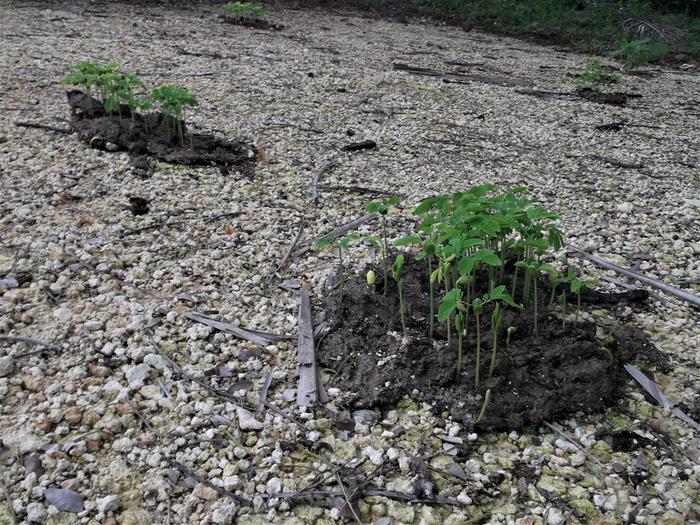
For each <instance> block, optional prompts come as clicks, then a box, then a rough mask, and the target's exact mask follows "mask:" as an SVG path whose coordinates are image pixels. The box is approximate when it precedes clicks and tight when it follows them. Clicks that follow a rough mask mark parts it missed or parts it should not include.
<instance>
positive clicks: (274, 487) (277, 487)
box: [265, 478, 282, 496]
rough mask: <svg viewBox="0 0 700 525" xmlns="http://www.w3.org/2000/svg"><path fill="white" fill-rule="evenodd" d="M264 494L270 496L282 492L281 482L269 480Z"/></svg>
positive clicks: (277, 479) (274, 479)
mask: <svg viewBox="0 0 700 525" xmlns="http://www.w3.org/2000/svg"><path fill="white" fill-rule="evenodd" d="M265 492H267V493H268V494H269V495H270V496H271V495H272V494H279V493H280V492H282V481H281V480H280V479H279V478H271V479H270V480H268V482H267V484H266V485H265Z"/></svg>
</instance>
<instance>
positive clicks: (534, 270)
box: [516, 260, 556, 336]
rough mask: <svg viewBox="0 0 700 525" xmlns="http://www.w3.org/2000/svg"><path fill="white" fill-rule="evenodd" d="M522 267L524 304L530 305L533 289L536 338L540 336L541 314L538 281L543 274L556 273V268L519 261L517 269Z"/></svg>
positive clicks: (533, 262) (533, 316)
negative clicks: (539, 310)
mask: <svg viewBox="0 0 700 525" xmlns="http://www.w3.org/2000/svg"><path fill="white" fill-rule="evenodd" d="M517 266H520V267H521V268H525V286H524V288H523V302H524V303H525V304H527V303H528V300H529V290H530V288H532V295H533V301H532V307H533V315H532V333H533V334H534V335H535V336H538V335H540V333H539V314H538V311H537V310H538V306H539V305H538V298H537V286H538V281H539V277H540V273H541V272H543V271H544V272H547V273H550V272H553V271H556V270H555V269H554V267H553V266H552V265H550V264H540V263H538V262H537V261H533V260H530V261H518V262H517V263H516V267H517Z"/></svg>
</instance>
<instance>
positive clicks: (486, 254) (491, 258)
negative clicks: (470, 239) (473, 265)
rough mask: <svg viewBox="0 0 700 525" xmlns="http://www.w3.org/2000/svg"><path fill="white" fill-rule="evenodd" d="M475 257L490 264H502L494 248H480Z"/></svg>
mask: <svg viewBox="0 0 700 525" xmlns="http://www.w3.org/2000/svg"><path fill="white" fill-rule="evenodd" d="M473 257H474V258H475V259H477V260H479V261H481V262H483V263H486V264H488V265H489V266H501V258H500V257H499V256H498V255H496V254H495V253H494V252H493V251H492V250H479V251H478V252H476V253H475V254H474V255H473Z"/></svg>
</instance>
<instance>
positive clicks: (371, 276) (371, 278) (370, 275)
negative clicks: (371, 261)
mask: <svg viewBox="0 0 700 525" xmlns="http://www.w3.org/2000/svg"><path fill="white" fill-rule="evenodd" d="M376 282H377V274H376V273H374V270H370V271H368V272H367V284H368V285H369V286H373V285H374V283H376Z"/></svg>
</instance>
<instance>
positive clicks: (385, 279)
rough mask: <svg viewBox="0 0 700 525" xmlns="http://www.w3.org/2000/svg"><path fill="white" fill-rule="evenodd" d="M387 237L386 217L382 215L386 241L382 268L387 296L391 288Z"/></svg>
mask: <svg viewBox="0 0 700 525" xmlns="http://www.w3.org/2000/svg"><path fill="white" fill-rule="evenodd" d="M386 237H387V235H386V218H385V217H384V215H382V238H383V240H384V243H383V246H382V252H383V254H382V256H383V257H382V258H383V261H382V269H383V270H384V295H385V296H386V294H387V290H388V289H389V277H388V273H389V270H388V269H387V258H388V257H389V253H388V247H387V246H388V245H387V243H386Z"/></svg>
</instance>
